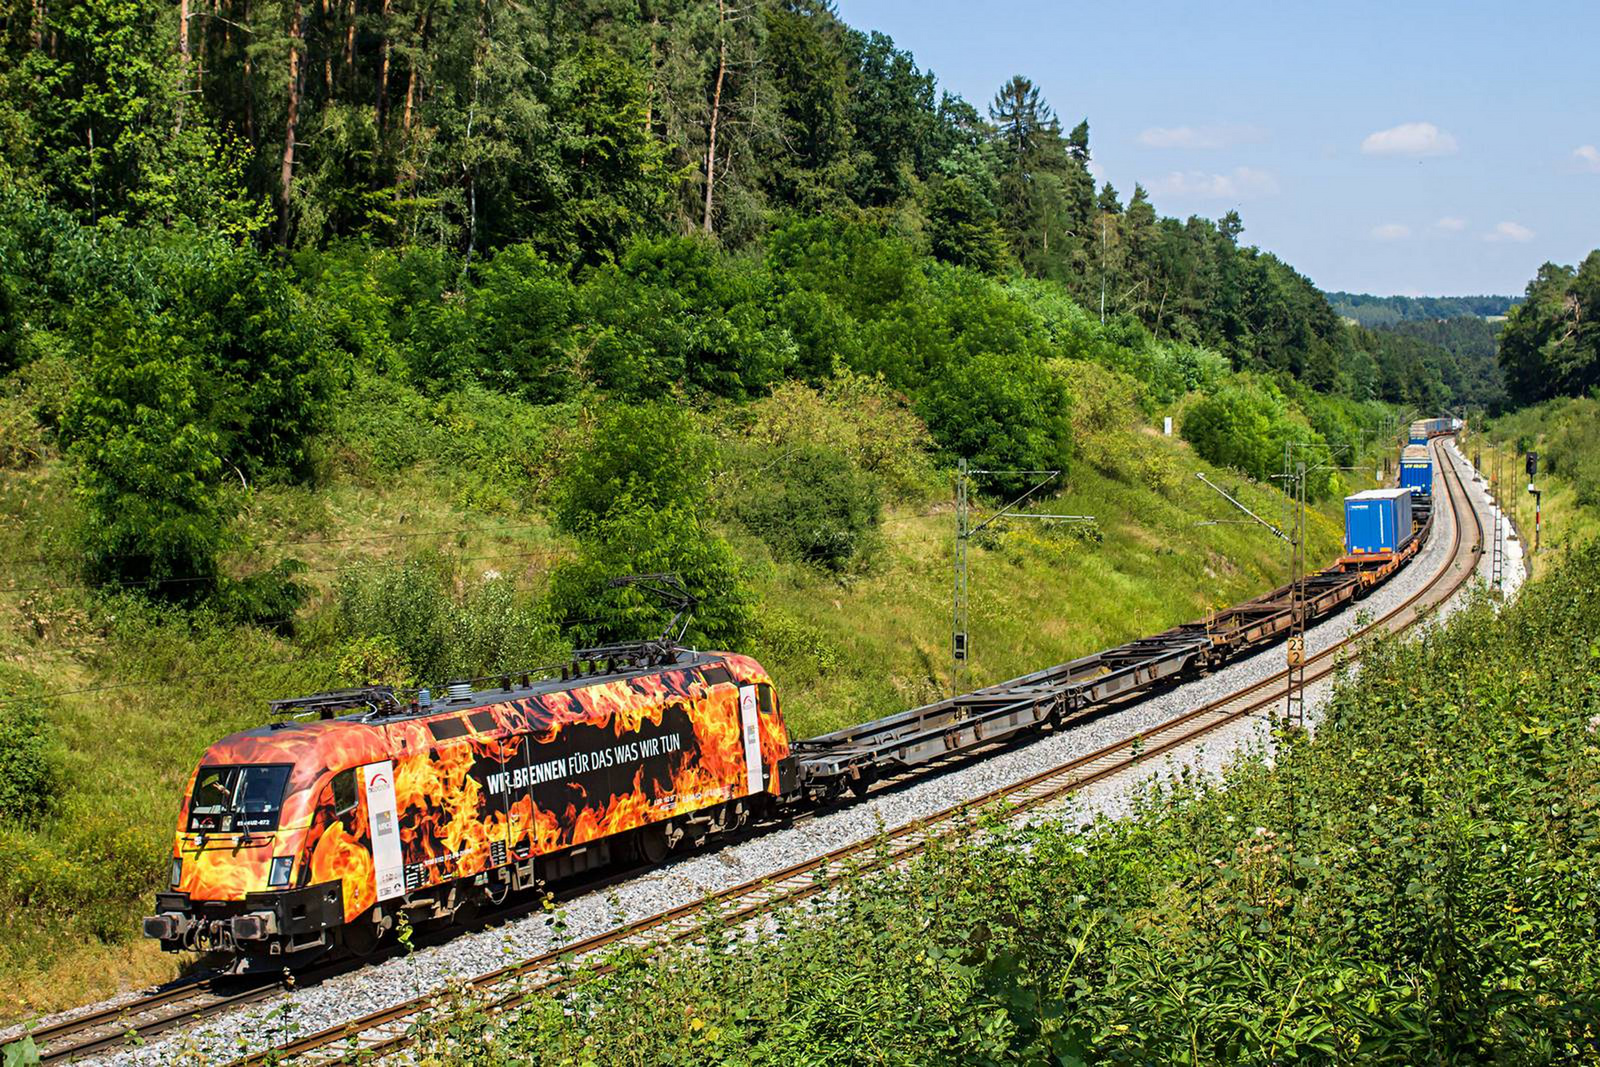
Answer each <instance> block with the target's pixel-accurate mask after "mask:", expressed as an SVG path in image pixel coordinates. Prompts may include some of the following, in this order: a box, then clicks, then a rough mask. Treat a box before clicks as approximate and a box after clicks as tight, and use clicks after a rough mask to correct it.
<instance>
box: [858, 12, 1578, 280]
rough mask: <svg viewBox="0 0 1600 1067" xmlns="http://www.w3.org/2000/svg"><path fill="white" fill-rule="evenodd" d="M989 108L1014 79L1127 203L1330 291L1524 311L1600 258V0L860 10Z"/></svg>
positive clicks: (868, 22)
mask: <svg viewBox="0 0 1600 1067" xmlns="http://www.w3.org/2000/svg"><path fill="white" fill-rule="evenodd" d="M839 13H840V15H841V16H842V17H843V18H844V19H845V20H846V21H847V22H849V23H850V24H851V25H853V26H855V27H857V28H860V29H876V30H881V31H883V32H885V33H887V34H889V35H890V36H891V37H893V38H894V39H895V42H896V43H897V44H898V45H899V46H900V47H901V48H905V49H909V50H910V51H911V52H912V53H913V54H914V55H915V56H916V59H917V63H918V65H919V66H921V67H923V68H924V69H931V70H932V71H933V72H934V73H935V74H936V75H938V77H939V82H940V85H941V87H942V88H946V89H949V90H951V91H953V92H957V93H960V94H961V95H962V96H964V97H966V98H967V99H968V100H970V101H971V102H972V103H973V104H975V105H977V106H978V107H979V108H980V109H983V108H984V107H986V106H987V104H988V102H989V101H990V99H992V98H993V96H994V92H995V90H996V89H997V88H998V87H999V86H1000V84H1001V83H1002V82H1003V81H1005V80H1006V79H1007V78H1009V77H1010V76H1011V75H1012V74H1014V73H1020V74H1025V75H1027V76H1028V77H1030V78H1032V79H1033V80H1034V82H1035V83H1037V84H1038V85H1039V86H1040V88H1041V90H1042V92H1043V94H1044V96H1045V98H1046V99H1047V100H1048V101H1049V103H1050V104H1051V106H1052V107H1054V108H1055V109H1056V111H1057V113H1058V114H1059V115H1060V117H1061V120H1062V122H1063V124H1064V125H1065V126H1067V127H1071V126H1072V125H1073V124H1074V123H1076V122H1077V121H1078V120H1079V119H1081V118H1085V117H1087V118H1088V120H1089V127H1090V147H1091V149H1092V151H1093V155H1094V165H1095V168H1096V171H1097V173H1098V174H1099V175H1100V177H1101V178H1102V180H1104V179H1106V178H1109V179H1110V181H1111V182H1112V184H1113V185H1115V186H1116V187H1117V190H1118V191H1119V192H1120V193H1121V194H1122V195H1123V199H1124V201H1126V198H1127V195H1128V194H1129V193H1131V192H1132V190H1133V185H1134V182H1136V181H1137V182H1141V183H1143V184H1144V186H1145V188H1146V189H1148V190H1149V191H1150V193H1151V196H1152V198H1153V199H1154V201H1155V205H1156V209H1157V210H1158V211H1160V212H1161V213H1162V214H1164V215H1177V216H1179V217H1184V216H1188V215H1190V214H1199V215H1204V216H1207V217H1212V218H1214V217H1217V216H1219V215H1221V214H1223V213H1224V212H1226V211H1227V210H1228V209H1229V208H1235V209H1237V210H1238V211H1239V213H1240V214H1241V215H1242V216H1243V218H1244V223H1245V233H1244V238H1243V239H1244V240H1245V241H1247V242H1249V243H1252V244H1257V245H1259V246H1261V247H1262V248H1264V249H1267V250H1269V251H1272V252H1275V253H1277V254H1278V255H1280V256H1282V257H1283V258H1284V259H1285V260H1287V261H1288V262H1289V263H1291V264H1292V265H1294V266H1295V267H1296V268H1298V269H1299V270H1301V271H1302V272H1303V273H1305V274H1307V275H1308V276H1310V278H1311V279H1312V281H1314V282H1315V283H1316V284H1317V285H1318V286H1320V287H1322V288H1324V289H1330V290H1332V289H1348V290H1352V291H1357V292H1373V293H1385V294H1387V293H1404V294H1410V295H1416V294H1423V293H1426V294H1467V293H1484V292H1493V293H1520V292H1522V289H1523V287H1524V286H1525V285H1526V284H1527V281H1528V279H1529V278H1531V277H1532V276H1533V272H1534V271H1535V270H1536V269H1537V268H1538V266H1539V265H1540V264H1541V263H1543V262H1545V261H1547V260H1555V261H1556V262H1560V263H1576V262H1577V261H1578V260H1580V259H1582V258H1583V256H1584V255H1585V254H1587V253H1588V252H1589V251H1590V250H1591V249H1594V248H1596V247H1600V0H1586V2H1558V3H1540V2H1536V0H1528V2H1525V3H1513V2H1510V0H1501V2H1499V3H1484V2H1476V0H1473V2H1465V0H1463V2H1457V3H1448V2H1444V0H1432V2H1425V0H1388V2H1386V3H1370V2H1341V3H1338V4H1323V3H1309V2H1300V0H1280V2H1278V3H1266V2H1261V3H1242V2H1221V0H1219V2H1212V3H1199V2H1192V3H1179V2H1176V0H1154V2H1142V3H1138V4H1118V3H1114V2H1104V0H1102V2H1100V3H1096V4H1084V3H1047V2H1043V0H1013V2H1011V3H1005V4H974V3H970V2H967V3H957V2H955V0H839Z"/></svg>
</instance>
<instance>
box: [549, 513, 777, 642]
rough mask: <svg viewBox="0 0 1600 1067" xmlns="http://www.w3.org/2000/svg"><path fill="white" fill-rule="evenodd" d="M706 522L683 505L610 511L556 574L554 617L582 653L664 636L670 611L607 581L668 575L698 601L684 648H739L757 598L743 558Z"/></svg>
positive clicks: (552, 599)
mask: <svg viewBox="0 0 1600 1067" xmlns="http://www.w3.org/2000/svg"><path fill="white" fill-rule="evenodd" d="M702 515H703V510H702V509H700V508H697V507H695V506H692V505H691V504H689V503H686V502H683V501H672V502H669V503H667V504H666V505H665V506H664V507H662V508H660V509H655V508H650V507H643V506H627V507H620V508H617V509H615V510H613V511H612V512H611V513H610V514H609V515H607V516H606V518H605V519H603V520H602V521H601V522H599V523H598V524H597V525H595V526H593V527H592V528H590V529H589V530H588V531H587V532H586V535H585V536H584V538H583V540H582V541H581V543H580V545H579V550H578V556H577V558H576V559H574V560H571V561H569V562H566V563H563V564H560V565H558V566H557V567H556V569H555V570H554V571H553V572H552V573H551V575H550V593H549V615H550V617H551V618H552V619H553V620H555V622H556V623H557V624H559V625H560V626H561V627H562V628H563V629H564V630H565V631H566V633H567V634H568V636H569V637H570V638H571V639H572V641H573V643H574V644H576V645H579V646H592V645H597V644H606V643H610V642H614V641H637V640H640V639H643V638H648V637H656V636H659V635H660V634H661V633H662V632H663V631H664V630H665V628H666V625H667V623H668V621H670V619H671V618H672V609H670V608H667V607H664V606H663V605H662V604H661V603H660V602H658V601H656V600H655V599H653V598H651V597H649V596H647V595H646V594H644V593H642V592H640V591H639V590H638V589H637V588H633V587H621V588H617V587H613V586H612V585H611V584H610V582H611V580H612V579H614V578H619V577H623V576H626V575H630V574H655V573H662V572H670V573H672V574H676V575H678V576H679V577H680V578H681V579H682V580H683V584H684V586H685V588H687V589H688V591H689V594H690V595H691V596H693V597H694V598H695V601H696V604H695V607H694V614H693V617H692V621H691V624H690V627H689V630H688V633H687V635H686V641H687V643H689V644H690V645H695V646H698V647H701V648H706V647H710V648H724V649H738V648H739V647H740V646H741V645H742V643H743V642H744V640H745V635H746V634H747V633H748V632H749V630H750V626H751V623H752V621H753V620H754V618H755V598H754V596H753V595H752V594H751V592H750V590H749V589H748V587H747V586H746V584H745V578H744V572H743V570H742V568H741V567H740V566H739V561H738V559H737V558H735V556H734V554H733V552H732V550H731V549H729V548H728V546H727V545H726V544H725V543H724V542H723V541H722V540H721V539H720V538H718V537H716V536H715V535H713V534H712V533H710V532H709V531H708V530H707V529H706V528H705V526H704V524H703V521H702Z"/></svg>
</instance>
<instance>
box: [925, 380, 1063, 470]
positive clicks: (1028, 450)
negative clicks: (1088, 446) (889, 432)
mask: <svg viewBox="0 0 1600 1067" xmlns="http://www.w3.org/2000/svg"><path fill="white" fill-rule="evenodd" d="M1070 404H1071V400H1070V396H1069V394H1068V392H1067V389H1066V386H1065V384H1064V383H1063V382H1062V381H1061V380H1060V379H1059V378H1057V377H1056V376H1055V375H1054V374H1052V373H1051V372H1050V371H1049V370H1048V369H1047V368H1046V367H1044V366H1043V365H1042V364H1040V363H1038V362H1037V361H1035V360H1033V359H1031V358H1029V357H1027V356H1023V355H1013V354H1006V353H987V352H986V353H981V354H978V355H975V356H972V357H970V358H967V359H959V360H953V361H951V362H950V363H949V364H948V365H946V366H945V367H944V368H943V370H942V371H941V372H940V373H939V374H938V376H937V377H935V378H934V379H933V381H932V382H930V383H929V386H928V390H927V392H926V393H924V394H923V396H922V399H921V400H919V401H918V402H917V412H918V414H920V415H921V416H922V417H923V419H925V420H926V421H927V423H928V429H929V430H930V431H931V432H932V434H933V438H934V440H935V441H937V442H938V444H939V447H940V449H941V450H942V451H943V452H944V454H945V456H946V457H947V459H949V460H956V459H966V460H968V461H970V462H971V464H972V465H973V466H974V467H980V468H985V469H989V470H1061V471H1065V470H1066V469H1067V464H1068V460H1069V458H1070V456H1071V451H1072V420H1071V411H1070ZM984 484H985V485H986V486H988V487H989V488H992V489H995V490H997V491H1001V492H1012V491H1015V490H1017V489H1019V488H1022V487H1025V486H1027V485H1030V484H1032V483H1031V482H1030V481H1029V480H1028V476H1027V475H1021V474H1007V475H996V476H993V477H990V478H987V479H986V480H985V483H984Z"/></svg>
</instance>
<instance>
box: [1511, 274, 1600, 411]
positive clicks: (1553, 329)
mask: <svg viewBox="0 0 1600 1067" xmlns="http://www.w3.org/2000/svg"><path fill="white" fill-rule="evenodd" d="M1500 366H1501V369H1502V370H1503V372H1504V374H1505V382H1506V391H1507V392H1508V393H1509V394H1510V397H1511V399H1512V401H1513V402H1514V403H1515V404H1516V406H1518V407H1521V406H1523V405H1527V404H1533V403H1537V402H1539V401H1542V400H1549V399H1551V398H1553V397H1563V396H1567V397H1575V396H1585V395H1588V394H1591V393H1593V391H1594V390H1595V389H1596V388H1600V249H1597V250H1595V251H1593V252H1590V253H1589V255H1588V256H1587V257H1585V258H1584V261H1583V262H1582V263H1580V264H1579V265H1578V266H1576V267H1571V266H1562V265H1561V264H1557V263H1546V264H1545V265H1544V266H1542V267H1540V268H1539V272H1538V274H1536V275H1535V276H1534V278H1533V280H1532V281H1530V282H1529V283H1528V291H1527V297H1526V299H1525V300H1524V301H1523V303H1522V304H1521V306H1519V307H1517V308H1516V309H1515V310H1513V311H1512V313H1511V316H1510V318H1508V319H1507V320H1506V325H1505V330H1504V332H1503V333H1502V334H1501V337H1500Z"/></svg>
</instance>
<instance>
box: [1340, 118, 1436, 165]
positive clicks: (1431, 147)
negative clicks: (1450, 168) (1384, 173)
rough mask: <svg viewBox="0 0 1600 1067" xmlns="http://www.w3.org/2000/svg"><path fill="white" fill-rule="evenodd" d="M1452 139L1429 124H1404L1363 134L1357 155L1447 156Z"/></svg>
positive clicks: (1416, 157)
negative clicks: (1365, 136) (1363, 137)
mask: <svg viewBox="0 0 1600 1067" xmlns="http://www.w3.org/2000/svg"><path fill="white" fill-rule="evenodd" d="M1456 148H1457V145H1456V139H1455V137H1454V136H1453V135H1451V134H1449V133H1446V132H1445V131H1444V130H1441V129H1440V128H1439V127H1437V126H1435V125H1434V124H1433V123H1431V122H1404V123H1401V124H1400V125H1399V126H1395V127H1392V128H1391V129H1387V130H1379V131H1377V132H1376V133H1369V134H1367V139H1366V140H1364V141H1362V142H1361V151H1362V152H1364V153H1365V154H1367V155H1369V156H1405V157H1407V158H1411V159H1421V158H1422V157H1424V156H1448V155H1451V154H1452V153H1454V152H1455V151H1456Z"/></svg>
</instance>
